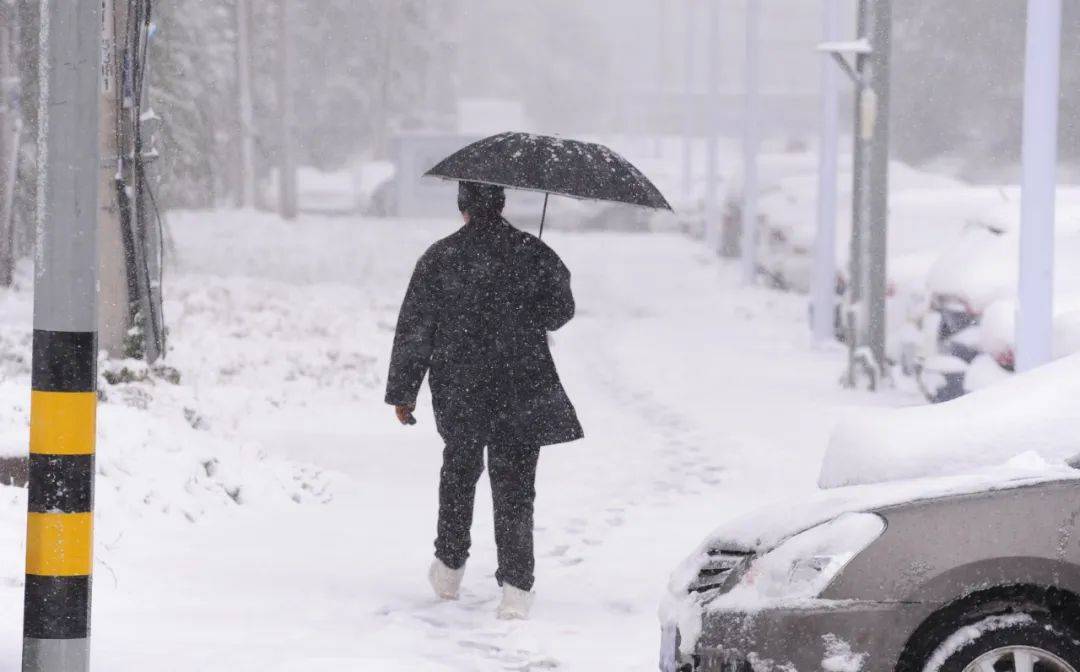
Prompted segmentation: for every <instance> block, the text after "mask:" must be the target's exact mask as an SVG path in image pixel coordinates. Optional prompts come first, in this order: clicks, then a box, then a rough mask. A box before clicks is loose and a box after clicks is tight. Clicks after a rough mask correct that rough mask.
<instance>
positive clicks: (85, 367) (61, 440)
mask: <svg viewBox="0 0 1080 672" xmlns="http://www.w3.org/2000/svg"><path fill="white" fill-rule="evenodd" d="M101 27H102V3H101V0H42V2H41V29H40V33H39V39H40V45H41V53H40V56H41V81H40V89H41V95H40V107H39V114H40V116H39V123H40V130H39V134H40V135H39V138H38V147H39V148H40V155H39V157H38V161H39V164H38V165H39V171H38V199H39V201H38V203H39V207H38V222H37V251H36V252H37V253H36V260H35V262H36V263H35V266H36V267H35V273H34V335H33V364H32V374H31V387H32V392H31V401H30V478H29V496H28V500H29V504H28V515H27V525H26V586H25V599H24V618H23V659H22V669H23V672H87V671H88V670H89V669H90V582H91V574H92V568H93V552H92V551H93V510H92V506H93V484H94V481H93V478H94V441H95V417H96V412H97V394H96V392H95V389H96V384H97V371H96V363H97V356H96V355H97V331H96V330H97V265H98V257H97V246H96V239H97V235H96V234H97V226H98V223H97V219H98V175H99V171H100V166H101V156H100V151H99V150H100V140H99V133H98V132H99V116H100V103H101V101H100V98H99V96H100V93H99V89H100V80H101V74H100V68H99V65H100V63H101V35H102V33H101Z"/></svg>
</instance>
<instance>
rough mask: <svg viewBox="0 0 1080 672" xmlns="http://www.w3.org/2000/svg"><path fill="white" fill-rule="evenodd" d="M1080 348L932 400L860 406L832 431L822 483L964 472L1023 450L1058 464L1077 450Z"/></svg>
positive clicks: (829, 485) (1005, 459)
mask: <svg viewBox="0 0 1080 672" xmlns="http://www.w3.org/2000/svg"><path fill="white" fill-rule="evenodd" d="M1077 395H1080V356H1072V357H1067V358H1065V359H1061V360H1058V361H1057V362H1054V363H1052V364H1050V365H1047V366H1045V367H1042V368H1040V369H1037V370H1035V371H1032V372H1029V373H1027V374H1025V375H1022V376H1016V377H1014V378H1012V379H1010V380H1008V381H1005V382H1003V383H1001V384H999V385H995V386H992V387H989V388H986V389H983V390H979V391H977V392H975V393H973V394H971V395H968V396H965V397H961V398H960V399H957V400H955V401H951V402H948V403H946V404H940V405H935V406H920V407H912V408H905V409H899V410H865V409H863V410H860V413H859V415H858V416H852V417H849V418H848V419H847V420H846V421H845V422H843V423H841V424H840V425H839V426H838V427H837V429H836V430H835V431H834V432H833V435H832V438H831V439H830V441H829V447H828V451H827V452H826V454H825V459H824V462H823V464H822V467H821V474H820V478H819V485H820V486H821V487H824V488H833V487H838V486H843V485H853V484H862V483H875V482H881V481H888V480H894V479H911V478H920V477H928V476H943V475H951V474H964V473H968V472H973V471H977V470H979V469H980V468H985V467H989V466H993V465H1000V464H1003V463H1006V462H1008V461H1009V460H1011V459H1013V458H1016V457H1018V456H1021V455H1025V454H1027V455H1030V456H1032V457H1033V458H1034V459H1035V460H1036V461H1038V460H1042V461H1045V462H1046V463H1047V464H1050V465H1061V464H1063V463H1065V462H1066V461H1068V460H1070V459H1071V458H1073V457H1075V456H1076V455H1077V454H1078V453H1080V447H1078V446H1077V443H1076V436H1077V435H1078V433H1080V410H1078V409H1077V406H1076V404H1075V401H1074V400H1075V399H1076V398H1077Z"/></svg>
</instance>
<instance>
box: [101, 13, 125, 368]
mask: <svg viewBox="0 0 1080 672" xmlns="http://www.w3.org/2000/svg"><path fill="white" fill-rule="evenodd" d="M127 10H128V3H126V2H120V4H119V7H118V6H117V5H116V3H115V0H104V1H103V2H102V31H101V98H100V100H101V112H100V115H101V127H100V131H99V133H100V136H99V137H100V138H101V157H102V161H101V166H100V168H99V175H100V179H99V182H98V189H99V195H98V204H99V208H100V209H99V211H98V283H99V295H100V301H99V312H98V338H99V342H98V346H99V347H100V348H101V349H102V350H105V352H107V353H108V355H109V356H110V357H122V356H123V355H124V339H126V338H127V333H128V329H129V328H130V327H131V311H130V307H129V306H130V304H129V301H130V297H129V296H128V272H127V258H126V256H125V254H124V239H123V236H122V233H121V231H122V228H121V227H122V224H121V222H120V209H119V206H118V204H117V202H116V189H117V186H116V185H117V177H118V176H119V175H120V171H121V168H120V166H121V157H122V156H123V152H124V148H123V146H122V141H121V131H120V126H119V122H120V119H119V109H118V108H119V105H120V102H119V101H120V98H119V97H118V95H117V92H118V91H121V90H122V87H123V84H122V83H121V82H120V79H119V72H120V70H119V68H118V67H117V53H116V34H115V31H116V28H117V27H119V28H120V30H121V32H124V31H125V30H126V29H127V19H128V16H127Z"/></svg>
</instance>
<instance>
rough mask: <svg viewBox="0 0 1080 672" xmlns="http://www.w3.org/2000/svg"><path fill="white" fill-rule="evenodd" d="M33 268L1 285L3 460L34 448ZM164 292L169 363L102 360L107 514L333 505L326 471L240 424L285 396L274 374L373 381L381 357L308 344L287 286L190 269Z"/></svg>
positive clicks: (319, 380) (300, 383)
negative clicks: (266, 444) (263, 441)
mask: <svg viewBox="0 0 1080 672" xmlns="http://www.w3.org/2000/svg"><path fill="white" fill-rule="evenodd" d="M31 274H32V268H31V265H30V264H29V263H27V264H23V265H22V266H20V269H19V278H18V282H17V283H16V286H15V288H14V289H13V290H11V291H5V292H3V293H0V312H2V313H3V315H4V317H5V318H6V319H5V320H4V322H3V325H2V327H0V374H2V379H0V408H3V409H5V412H4V413H2V414H0V456H9V457H14V456H22V455H25V454H26V447H27V446H28V445H29V420H30V418H29V416H30V340H31V338H30V336H31V325H32V321H31V320H32V291H31V287H32V280H31ZM230 285H231V286H230ZM166 293H167V303H166V314H167V315H168V316H169V319H170V336H171V346H172V352H170V355H169V357H168V358H167V360H166V363H165V364H167V365H160V366H156V367H153V368H149V367H147V366H146V365H145V363H143V362H138V361H133V360H127V361H114V362H107V361H106V360H104V359H103V360H101V361H100V362H99V372H100V375H99V398H100V403H99V405H98V422H97V424H98V436H97V456H96V464H97V488H96V499H97V509H98V511H99V512H101V513H102V515H106V516H112V515H121V516H122V517H126V516H135V517H138V516H141V515H143V514H146V513H152V514H160V515H166V516H172V517H176V518H178V519H180V520H187V521H190V522H195V521H197V520H199V519H201V518H202V517H204V516H205V515H207V514H208V513H210V512H212V511H214V510H218V509H228V508H235V507H237V506H279V505H284V506H291V505H295V504H297V503H321V502H325V501H328V500H329V498H330V497H331V490H332V488H331V479H330V477H329V476H328V474H326V473H325V472H324V471H322V470H320V469H318V468H315V467H312V466H307V465H304V464H299V463H295V462H291V461H287V460H282V459H279V458H275V457H271V456H269V455H268V454H267V452H266V451H265V450H264V449H263V447H262V446H261V445H260V444H259V443H257V442H255V441H252V440H251V439H249V438H246V437H245V436H244V435H243V434H242V433H241V432H239V431H237V424H236V423H237V417H242V415H243V413H245V412H250V411H251V410H252V409H255V408H273V407H274V405H275V404H279V403H281V401H282V399H281V389H282V386H277V393H276V394H275V392H273V391H272V390H271V388H270V387H269V385H268V383H269V382H270V381H272V380H274V379H280V380H283V381H291V384H292V388H293V389H295V390H296V394H297V396H301V395H304V394H310V393H311V390H313V389H318V388H331V389H341V388H347V387H350V386H355V387H368V386H371V385H374V384H375V383H376V381H377V380H378V377H377V376H375V375H374V373H373V365H374V358H373V357H366V356H363V355H361V354H359V353H357V352H355V351H353V350H351V349H349V348H345V347H341V348H335V347H334V346H333V345H329V346H328V345H326V344H325V343H320V342H318V341H316V342H314V343H311V344H310V347H307V348H305V347H302V345H301V342H302V341H303V339H304V334H297V333H295V332H296V331H298V330H299V328H295V327H294V328H290V326H289V325H291V324H292V322H291V321H290V320H289V319H287V316H288V313H289V312H290V310H289V309H287V308H286V307H285V304H284V303H282V302H287V301H289V299H290V297H289V296H288V295H287V294H286V295H283V296H282V295H278V296H277V297H276V298H277V300H276V301H275V300H272V298H273V297H270V296H267V293H269V292H258V291H255V290H254V289H253V288H250V287H248V286H246V285H245V284H244V282H243V281H242V280H238V279H233V280H213V279H210V278H191V277H188V276H180V277H177V278H170V282H167V283H166ZM303 305H304V306H305V307H307V308H311V304H310V302H308V303H307V304H303ZM292 312H296V311H292ZM329 312H331V311H327V313H329ZM326 326H327V325H325V324H316V325H315V326H314V327H311V326H309V327H308V331H311V330H315V331H317V330H319V329H322V328H325V327H326ZM329 326H331V327H334V326H335V325H329ZM258 335H261V336H262V337H261V338H260V337H259V336H258ZM347 335H348V332H344V333H343V337H347ZM270 342H274V343H277V344H278V345H277V350H276V351H273V350H270V349H269V348H268V347H267V345H268V343H270ZM174 367H175V368H174ZM13 495H14V499H13V500H12V501H15V502H21V501H22V497H23V496H24V495H23V494H20V492H19V491H16V492H14V493H13ZM16 506H17V508H24V507H25V504H21V505H19V504H16ZM121 512H124V513H123V514H121Z"/></svg>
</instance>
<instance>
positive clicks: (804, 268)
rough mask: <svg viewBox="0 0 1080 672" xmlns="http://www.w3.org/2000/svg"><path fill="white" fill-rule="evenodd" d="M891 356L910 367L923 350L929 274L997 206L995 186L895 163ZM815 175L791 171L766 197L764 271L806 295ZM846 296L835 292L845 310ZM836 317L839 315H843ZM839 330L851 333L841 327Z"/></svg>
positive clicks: (844, 248) (842, 261) (847, 223)
mask: <svg viewBox="0 0 1080 672" xmlns="http://www.w3.org/2000/svg"><path fill="white" fill-rule="evenodd" d="M847 170H848V172H846V173H844V172H842V173H841V175H840V181H839V184H840V186H841V190H840V194H839V200H838V206H839V208H838V212H837V236H836V240H837V249H836V259H837V274H838V278H837V287H838V290H840V291H841V292H842V291H843V290H844V289H845V288H846V287H848V286H849V280H850V279H849V277H848V274H849V273H848V267H849V261H848V260H849V258H850V238H851V214H850V213H851V189H850V185H851V174H850V168H849V169H847ZM890 176H891V193H890V197H889V232H888V242H887V249H888V255H889V259H888V285H887V287H888V289H887V295H886V325H887V333H886V354H887V356H888V358H889V360H890V361H891V362H893V363H897V364H900V365H902V366H903V368H904V370H905V372H909V373H910V372H911V368H912V366H913V364H914V359H915V355H916V353H918V352H919V351H920V350H921V346H922V344H921V341H920V334H919V329H918V324H919V322H920V319H921V317H922V315H923V314H924V313H925V311H926V305H927V302H928V293H927V291H926V278H927V275H928V273H929V271H930V268H931V266H932V265H933V263H934V261H935V259H937V258H938V256H939V255H940V254H941V250H942V249H945V248H946V247H948V246H949V245H950V244H952V243H953V241H955V240H956V239H957V238H958V237H959V236H960V235H961V232H962V231H963V230H964V228H965V227H966V226H967V225H968V222H969V221H971V220H973V219H977V218H978V217H979V216H980V214H981V212H982V210H983V209H985V208H986V207H989V206H988V205H987V203H988V202H989V203H990V205H994V206H998V204H999V203H1000V201H1001V196H1000V195H999V194H998V193H997V191H996V190H993V189H990V188H983V187H971V186H968V185H965V184H963V183H961V182H958V181H956V180H954V179H952V178H949V177H944V176H940V175H936V174H933V173H926V172H923V171H919V170H916V169H913V168H911V167H909V166H906V165H904V164H901V163H894V164H892V166H891V167H890ZM816 201H817V177H816V176H815V175H813V174H808V175H792V176H789V177H786V178H785V179H784V180H782V181H781V182H780V183H779V185H778V187H777V188H776V189H775V190H774V191H773V192H772V193H771V194H769V195H767V196H765V197H764V198H763V199H762V207H761V209H762V213H763V223H762V227H763V228H762V237H761V243H760V244H761V249H760V252H759V257H760V259H761V268H762V273H763V275H765V276H766V277H767V278H768V279H769V280H770V282H771V283H772V284H773V285H774V286H776V287H779V288H781V289H786V290H790V291H796V292H808V291H809V289H810V278H811V273H812V268H813V263H814V262H813V254H814V238H815V236H816V233H817V205H816ZM841 302H842V297H840V296H838V297H837V305H838V307H839V305H840V303H841ZM837 319H838V322H839V319H840V315H839V312H838V317H837ZM837 333H838V334H840V335H842V334H844V333H846V331H845V330H844V329H840V328H838V330H837Z"/></svg>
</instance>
